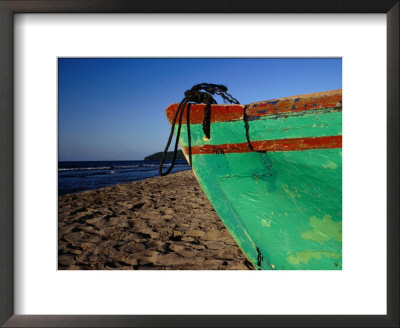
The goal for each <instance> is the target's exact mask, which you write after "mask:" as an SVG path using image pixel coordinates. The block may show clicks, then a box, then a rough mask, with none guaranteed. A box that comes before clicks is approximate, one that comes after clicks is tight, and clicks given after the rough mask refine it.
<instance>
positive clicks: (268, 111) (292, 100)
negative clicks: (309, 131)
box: [165, 90, 342, 124]
mask: <svg viewBox="0 0 400 328" xmlns="http://www.w3.org/2000/svg"><path fill="white" fill-rule="evenodd" d="M341 102H342V90H333V91H326V92H324V93H318V94H308V95H303V96H295V97H289V98H282V99H276V100H267V101H262V102H258V103H253V104H250V105H249V106H248V108H247V116H248V117H253V118H260V117H262V116H268V115H276V114H284V113H296V112H299V111H308V110H313V109H322V108H330V107H337V108H341V106H342V104H341ZM177 108H178V104H172V105H170V106H169V107H168V108H167V109H166V110H165V111H166V114H167V117H168V120H169V122H170V123H171V122H172V120H173V117H174V116H175V113H176V110H177ZM204 108H205V105H204V104H201V105H200V104H192V105H191V107H190V123H191V124H201V123H203V119H204ZM243 108H244V106H243V105H212V106H211V122H212V123H215V122H227V121H235V120H241V119H243ZM186 111H187V106H186V107H185V109H184V113H183V117H182V122H183V123H185V124H186V122H187V119H186V118H187V116H186Z"/></svg>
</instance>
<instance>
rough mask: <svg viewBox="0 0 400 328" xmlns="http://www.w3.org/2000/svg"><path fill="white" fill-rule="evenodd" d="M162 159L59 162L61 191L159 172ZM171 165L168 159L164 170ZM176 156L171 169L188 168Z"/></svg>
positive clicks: (65, 192) (174, 170)
mask: <svg viewBox="0 0 400 328" xmlns="http://www.w3.org/2000/svg"><path fill="white" fill-rule="evenodd" d="M159 164H160V162H159V161H90V162H58V194H59V195H65V194H70V193H76V192H81V191H85V190H90V189H97V188H102V187H107V186H112V185H115V184H118V183H127V182H132V181H137V180H143V179H147V178H151V177H155V176H158V166H159ZM170 165H171V161H165V164H164V170H163V171H164V172H165V171H166V170H167V169H168V167H169V166H170ZM189 169H190V166H189V164H188V163H187V162H186V160H177V161H176V162H175V166H174V168H173V169H172V172H171V173H174V172H178V171H184V170H189Z"/></svg>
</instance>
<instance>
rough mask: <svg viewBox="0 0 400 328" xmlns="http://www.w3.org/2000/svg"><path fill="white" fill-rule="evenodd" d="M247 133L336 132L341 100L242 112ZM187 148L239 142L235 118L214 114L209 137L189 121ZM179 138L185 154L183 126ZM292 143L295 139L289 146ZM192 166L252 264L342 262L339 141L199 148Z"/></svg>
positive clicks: (240, 127)
mask: <svg viewBox="0 0 400 328" xmlns="http://www.w3.org/2000/svg"><path fill="white" fill-rule="evenodd" d="M248 124H249V138H250V140H251V141H260V140H267V141H269V142H271V141H274V140H280V141H281V142H286V141H287V140H288V139H289V140H297V138H309V140H314V138H320V137H329V138H330V137H332V136H341V128H342V111H341V108H340V109H338V108H333V107H329V108H319V109H317V110H308V111H306V112H303V113H300V114H299V113H298V112H293V113H287V114H285V115H267V116H263V117H260V118H257V119H254V120H249V121H248ZM190 130H191V145H192V149H195V148H196V147H203V146H204V145H222V144H225V145H226V144H241V143H246V141H247V138H246V133H245V128H244V122H243V120H234V121H228V122H214V123H212V124H211V139H209V140H207V139H204V134H203V132H202V125H201V124H191V126H190ZM180 145H181V147H182V150H183V151H184V153H185V155H188V148H187V147H186V146H187V145H188V137H187V131H186V127H185V126H184V125H182V132H181V137H180ZM294 148H295V147H294ZM192 163H193V166H192V167H193V171H194V173H195V175H196V177H197V179H198V181H199V183H200V185H201V187H202V188H203V190H204V192H205V194H206V195H207V197H208V199H209V200H210V202H211V204H212V205H213V206H214V208H215V210H216V212H217V213H218V215H219V216H220V218H221V220H222V221H223V222H224V224H225V226H226V227H227V229H228V230H229V231H230V233H231V234H232V236H233V238H234V239H235V241H236V242H237V244H238V245H239V246H240V248H241V249H242V250H243V252H244V253H245V254H246V256H247V257H248V259H249V260H250V261H251V262H252V263H253V265H254V266H255V268H257V269H267V270H271V269H278V270H279V269H281V270H340V269H342V149H341V146H340V147H338V146H336V147H334V148H330V147H328V146H327V148H318V147H316V148H314V149H301V150H296V149H291V150H288V151H286V150H280V148H277V149H274V151H265V152H256V151H238V152H235V151H233V152H223V151H222V152H219V151H215V152H207V153H196V152H194V155H193V156H192Z"/></svg>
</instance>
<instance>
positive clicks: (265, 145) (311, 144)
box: [183, 136, 342, 155]
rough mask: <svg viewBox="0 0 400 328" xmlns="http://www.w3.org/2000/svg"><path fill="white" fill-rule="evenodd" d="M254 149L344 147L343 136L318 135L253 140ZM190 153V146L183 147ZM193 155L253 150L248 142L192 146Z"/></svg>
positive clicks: (290, 149)
mask: <svg viewBox="0 0 400 328" xmlns="http://www.w3.org/2000/svg"><path fill="white" fill-rule="evenodd" d="M251 145H252V146H253V150H254V151H267V152H268V151H296V150H309V149H324V148H342V136H332V137H316V138H293V139H279V140H262V141H252V142H251ZM183 148H184V151H185V152H186V153H187V154H188V153H189V147H183ZM191 150H192V155H201V154H227V153H247V152H251V151H252V150H251V149H250V148H249V145H248V144H247V142H244V143H236V144H222V145H202V146H192V149H191Z"/></svg>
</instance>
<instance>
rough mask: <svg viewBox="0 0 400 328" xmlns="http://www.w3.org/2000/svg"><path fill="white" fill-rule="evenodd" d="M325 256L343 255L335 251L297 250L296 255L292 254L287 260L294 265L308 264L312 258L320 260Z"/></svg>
mask: <svg viewBox="0 0 400 328" xmlns="http://www.w3.org/2000/svg"><path fill="white" fill-rule="evenodd" d="M323 256H325V257H327V258H340V257H341V256H342V255H341V254H337V253H335V252H327V251H312V250H306V251H304V252H296V256H294V255H290V256H289V257H287V261H288V262H289V263H290V264H293V265H298V264H301V263H304V264H307V263H308V262H309V261H310V260H311V259H317V260H319V259H321V258H322V257H323Z"/></svg>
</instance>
